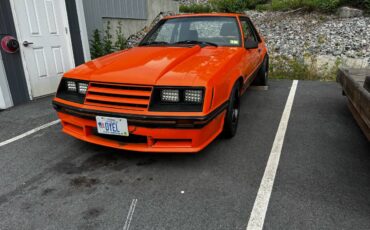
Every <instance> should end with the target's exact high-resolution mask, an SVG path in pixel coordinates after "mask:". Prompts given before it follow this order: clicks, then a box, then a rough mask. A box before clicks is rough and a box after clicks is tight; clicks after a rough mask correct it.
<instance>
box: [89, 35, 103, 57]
mask: <svg viewBox="0 0 370 230" xmlns="http://www.w3.org/2000/svg"><path fill="white" fill-rule="evenodd" d="M90 47H91V48H90V53H91V58H92V59H95V58H98V57H101V56H103V55H104V52H103V43H102V41H101V37H100V31H99V30H98V29H96V30H94V33H93V37H92V39H91V40H90Z"/></svg>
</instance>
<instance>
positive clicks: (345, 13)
mask: <svg viewBox="0 0 370 230" xmlns="http://www.w3.org/2000/svg"><path fill="white" fill-rule="evenodd" d="M363 14H364V11H363V10H359V9H355V8H351V7H346V6H345V7H341V8H339V9H338V15H339V17H341V18H356V17H361V16H362V15H363Z"/></svg>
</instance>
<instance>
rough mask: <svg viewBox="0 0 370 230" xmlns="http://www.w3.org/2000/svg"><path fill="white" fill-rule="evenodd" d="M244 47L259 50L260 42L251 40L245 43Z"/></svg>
mask: <svg viewBox="0 0 370 230" xmlns="http://www.w3.org/2000/svg"><path fill="white" fill-rule="evenodd" d="M244 47H245V48H246V49H247V50H249V49H257V48H258V42H257V41H254V40H250V39H248V40H247V39H246V40H245V42H244Z"/></svg>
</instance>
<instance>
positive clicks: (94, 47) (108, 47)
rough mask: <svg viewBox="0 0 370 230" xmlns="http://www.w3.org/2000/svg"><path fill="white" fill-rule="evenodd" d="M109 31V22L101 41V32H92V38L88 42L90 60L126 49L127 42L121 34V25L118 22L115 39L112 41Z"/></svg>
mask: <svg viewBox="0 0 370 230" xmlns="http://www.w3.org/2000/svg"><path fill="white" fill-rule="evenodd" d="M111 29H112V28H111V26H110V21H108V22H107V26H106V28H105V30H104V37H103V40H102V38H101V32H100V31H99V30H98V29H96V30H94V33H93V38H92V39H91V40H90V53H91V58H92V59H95V58H98V57H101V56H104V55H107V54H110V53H113V52H115V51H119V50H124V49H127V48H128V45H127V40H126V38H125V37H124V35H123V32H122V23H121V22H118V26H117V28H116V38H115V39H113V36H112V35H111V34H110V30H111Z"/></svg>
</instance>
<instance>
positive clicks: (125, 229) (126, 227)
mask: <svg viewBox="0 0 370 230" xmlns="http://www.w3.org/2000/svg"><path fill="white" fill-rule="evenodd" d="M136 203H137V199H133V200H132V202H131V205H130V209H129V210H128V214H127V217H126V222H125V225H124V226H123V230H129V229H130V225H131V220H132V216H133V215H134V212H135V207H136Z"/></svg>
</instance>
